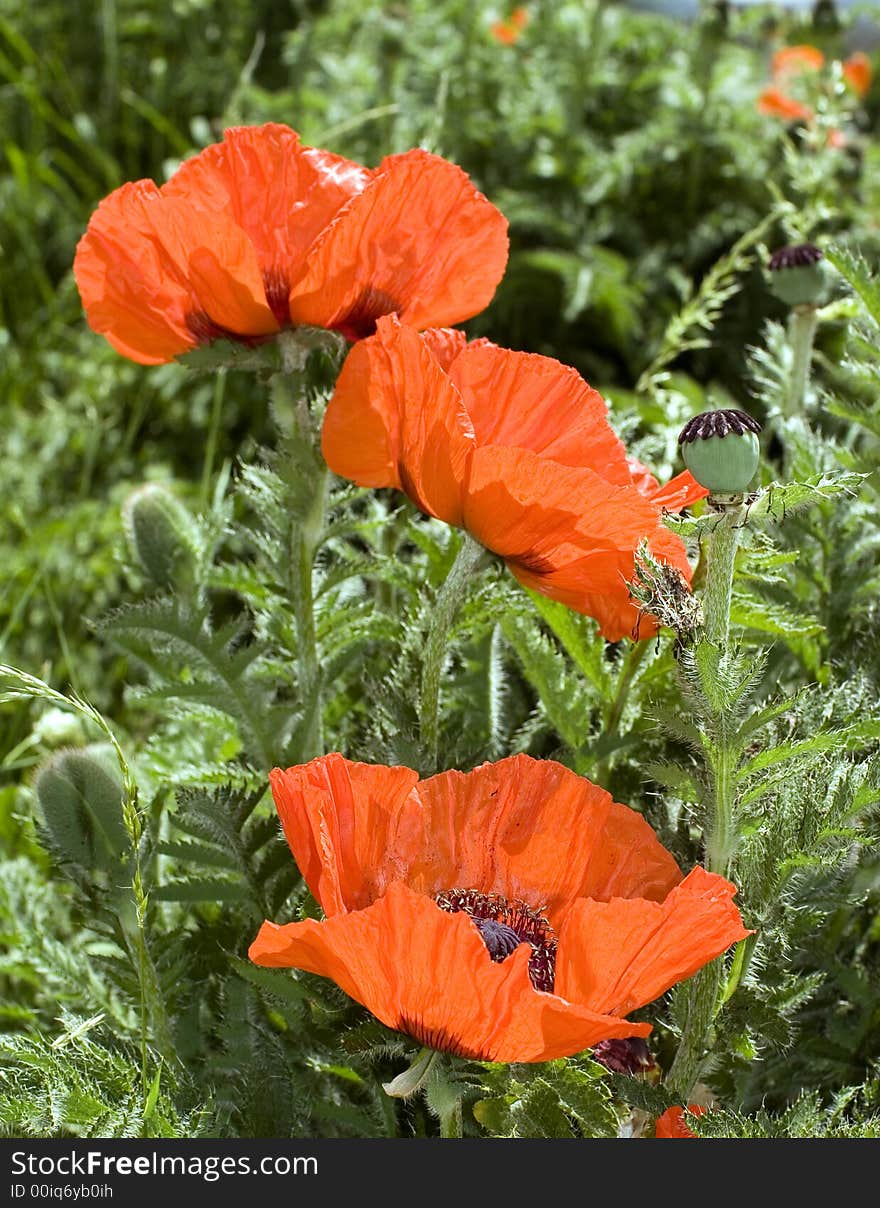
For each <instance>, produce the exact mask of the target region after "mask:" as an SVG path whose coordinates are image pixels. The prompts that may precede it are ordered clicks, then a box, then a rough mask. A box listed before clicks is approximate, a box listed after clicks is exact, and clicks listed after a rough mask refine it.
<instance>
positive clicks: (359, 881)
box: [270, 754, 681, 927]
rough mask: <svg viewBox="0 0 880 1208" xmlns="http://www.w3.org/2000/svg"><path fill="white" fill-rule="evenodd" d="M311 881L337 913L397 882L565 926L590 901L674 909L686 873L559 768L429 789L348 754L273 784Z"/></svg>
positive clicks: (628, 815)
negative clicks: (482, 900) (524, 907)
mask: <svg viewBox="0 0 880 1208" xmlns="http://www.w3.org/2000/svg"><path fill="white" fill-rule="evenodd" d="M270 781H271V784H272V793H273V796H274V798H275V803H276V806H277V807H278V813H279V816H280V818H281V822H282V825H283V827H284V832H285V835H286V836H287V841H288V843H289V844H290V848H291V851H292V852H293V855H294V857H295V859H296V862H297V864H298V865H299V868H300V871H301V872H302V874H303V876H304V877H305V879H306V882H307V884H308V886H309V888H310V889H311V891H312V893H313V894H314V896H315V897H316V898H317V899H318V901H319V902H320V903H321V906H322V907H323V909H324V912H325V913H326V914H327V915H328V916H329V915H334V914H337V913H339V912H342V911H345V910H360V909H363V908H364V907H365V906H367V905H369V903H370V902H372V901H374V900H375V899H376V898H378V897H380V896H381V895H382V894H383V893H384V892H385V889H386V888H387V886H388V885H390V884H391V883H392V882H394V881H403V882H405V883H406V884H407V885H409V887H410V888H411V889H414V890H416V891H417V892H419V893H421V894H424V895H426V896H428V897H434V896H435V895H436V894H438V893H441V892H443V891H444V890H449V889H457V888H459V889H474V890H477V891H478V892H480V893H486V894H492V893H499V894H502V895H503V896H504V897H506V898H507V899H508V900H514V899H519V900H522V901H525V902H526V903H527V904H528V905H529V906H530V907H532V908H533V909H535V910H545V911H546V912H547V913H548V916H549V918H550V920H551V922H552V923H553V924H554V925H555V926H557V927H558V926H559V925H560V924H561V922H562V920H563V918H564V915H565V912H566V910H567V908H568V906H569V904H570V903H571V902H572V901H574V900H576V899H578V898H581V897H584V896H589V897H596V898H601V899H603V900H605V899H608V898H610V897H612V896H615V895H621V896H639V897H645V898H650V899H654V900H658V901H659V900H662V899H663V898H665V896H666V894H667V893H668V891H669V890H670V889H671V888H672V887H673V886H674V885H676V884H677V883H678V882H679V881H680V880H681V873H680V871H679V869H678V865H677V864H676V863H675V861H674V859H673V858H672V856H671V855H670V854H669V852H667V851H666V850H665V848H664V847H663V846H662V844H661V843H660V842H659V840H658V839H657V837H656V835H655V834H654V832H653V831H652V830H651V828H650V827H649V826H648V824H647V823H646V822H645V820H644V819H643V818H641V817H640V816H639V815H638V814H636V813H635V811H634V810H631V809H628V808H627V807H626V806H624V805H617V804H615V803H613V802H612V801H611V796H610V794H609V793H607V792H606V791H605V789H602V788H600V787H599V786H598V785H595V784H592V783H591V782H590V781H589V780H587V779H585V778H584V777H582V776H578V775H576V774H575V773H574V772H572V771H570V770H569V769H568V768H565V767H563V765H562V764H559V763H556V762H554V761H553V760H536V759H532V758H531V757H530V756H528V755H514V756H511V757H510V758H508V759H502V760H499V761H498V762H497V763H485V764H482V765H481V766H480V767H477V768H475V769H474V770H473V771H472V772H468V773H461V772H456V771H451V772H441V773H440V774H439V775H437V776H432V777H430V778H429V779H427V780H423V781H421V783H419V782H418V777H417V775H416V773H415V772H411V771H410V770H409V769H408V768H401V767H392V768H387V767H382V766H381V765H374V764H363V763H353V762H351V761H349V760H347V759H344V758H343V757H342V756H341V755H338V754H332V755H324V756H320V757H319V758H318V759H314V760H312V762H311V763H308V764H305V765H302V766H300V767H294V768H289V769H288V770H287V771H282V770H281V769H280V768H276V769H274V771H273V772H272V773H271V774H270Z"/></svg>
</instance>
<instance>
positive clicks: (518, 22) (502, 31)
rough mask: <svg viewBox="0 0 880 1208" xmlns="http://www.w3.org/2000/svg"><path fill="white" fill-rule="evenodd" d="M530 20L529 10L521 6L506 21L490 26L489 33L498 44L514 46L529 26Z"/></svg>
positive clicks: (496, 22)
mask: <svg viewBox="0 0 880 1208" xmlns="http://www.w3.org/2000/svg"><path fill="white" fill-rule="evenodd" d="M529 20H530V17H529V11H528V9H526V8H523V7H521V6H520V7H519V8H515V9H514V10H513V12H512V13H511V14H510V16H509V17H507V18H506V19H505V20H504V21H495V22H493V23H492V25H490V26H489V33H490V34H491V35H492V37H493V38H494V39H495V41H496V42H501V43H502V44H503V45H504V46H512V45H513V44H514V42H518V41H519V36H520V34H521V33H522V31H523V30H524V29H525V28H526V26H527V25H528V23H529Z"/></svg>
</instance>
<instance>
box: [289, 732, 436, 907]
mask: <svg viewBox="0 0 880 1208" xmlns="http://www.w3.org/2000/svg"><path fill="white" fill-rule="evenodd" d="M418 779H419V777H418V773H417V772H413V771H410V769H409V768H402V767H390V768H389V767H383V766H381V765H378V764H368V763H354V762H352V761H351V760H348V759H344V758H343V757H342V756H341V755H337V754H332V755H323V756H321V757H320V758H318V759H313V760H312V761H311V763H307V764H303V765H301V766H299V767H294V768H288V769H287V770H286V771H283V770H282V769H281V768H274V769H273V770H272V771H271V772H270V773H269V781H270V784H271V786H272V796H273V797H274V799H275V805H276V807H277V809H278V816H279V817H280V819H281V825H282V826H283V828H284V834H285V837H286V839H287V842H288V843H289V844H290V850H291V851H292V852H293V855H294V858H295V860H296V863H297V865H298V867H299V870H300V872H301V873H302V875H303V877H304V878H305V881H306V884H307V885H308V887H309V889H310V890H311V891H312V894H313V895H314V896H315V898H317V900H318V901H319V902H320V904H321V907H322V909H323V911H324V913H325V914H326V915H327V916H328V917H331V916H332V915H335V914H340V913H344V912H345V911H347V910H362V909H363V908H364V907H365V906H368V905H369V904H370V903H371V902H372V901H374V900H375V899H376V898H377V897H379V896H381V894H382V893H384V891H385V888H386V886H387V885H388V884H389V883H390V882H391V881H392V880H401V879H403V875H404V874H405V872H406V870H407V868H408V866H409V861H410V859H411V853H412V852H413V851H417V850H419V845H420V843H421V840H422V829H421V826H420V822H419V814H420V807H419V804H418V800H417V799H416V798H415V797H414V796H413V789H414V788H415V786H416V785H417V784H418ZM395 873H396V874H397V875H395Z"/></svg>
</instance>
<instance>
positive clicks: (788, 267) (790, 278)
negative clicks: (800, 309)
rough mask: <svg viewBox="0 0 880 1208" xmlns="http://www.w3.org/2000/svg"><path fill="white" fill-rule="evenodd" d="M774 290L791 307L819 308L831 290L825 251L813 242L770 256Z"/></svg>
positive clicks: (779, 251) (783, 248) (771, 284)
mask: <svg viewBox="0 0 880 1208" xmlns="http://www.w3.org/2000/svg"><path fill="white" fill-rule="evenodd" d="M769 267H770V289H771V291H772V292H773V293H774V294H775V295H776V297H777V298H778V299H779V300H780V302H785V303H786V305H788V306H817V305H818V304H819V302H821V300H822V299H823V298H824V296H825V291H826V289H827V288H828V269H827V265H826V263H825V260H824V259H823V256H822V252H821V251H820V250H819V248H817V247H816V246H815V245H814V244H812V243H799V244H797V245H795V246H794V247H781V248H779V249H778V250H777V251H775V252H774V253H773V255H772V256H771V257H770V266H769Z"/></svg>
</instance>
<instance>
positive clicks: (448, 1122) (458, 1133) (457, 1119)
mask: <svg viewBox="0 0 880 1208" xmlns="http://www.w3.org/2000/svg"><path fill="white" fill-rule="evenodd" d="M440 1136H441V1137H447V1138H449V1139H451V1140H453V1141H459V1140H461V1138H462V1137H463V1136H464V1129H463V1126H462V1118H461V1100H460V1099H456V1101H455V1103H454V1104H453V1105H452V1107H450V1109H449V1110H448V1111H445V1112H443V1114H442V1115H441V1116H440Z"/></svg>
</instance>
